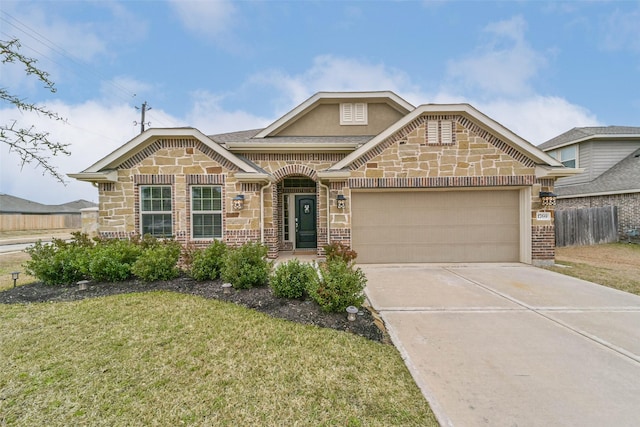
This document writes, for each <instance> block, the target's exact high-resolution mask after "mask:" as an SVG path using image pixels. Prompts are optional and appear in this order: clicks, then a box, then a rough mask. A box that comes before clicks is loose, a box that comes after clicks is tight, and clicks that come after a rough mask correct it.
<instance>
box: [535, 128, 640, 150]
mask: <svg viewBox="0 0 640 427" xmlns="http://www.w3.org/2000/svg"><path fill="white" fill-rule="evenodd" d="M626 138H629V139H640V127H634V126H591V127H575V128H573V129H571V130H568V131H567V132H565V133H563V134H560V135H558V136H556V137H555V138H552V139H550V140H548V141H546V142H544V143H542V144H540V145H538V148H539V149H541V150H543V151H549V150H552V149H556V148H561V147H564V146H567V145H571V144H576V143H579V142H583V141H588V140H590V139H599V140H612V139H617V140H620V139H626Z"/></svg>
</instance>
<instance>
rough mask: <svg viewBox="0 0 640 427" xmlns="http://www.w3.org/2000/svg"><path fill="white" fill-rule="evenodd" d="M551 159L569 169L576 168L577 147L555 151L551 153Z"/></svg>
mask: <svg viewBox="0 0 640 427" xmlns="http://www.w3.org/2000/svg"><path fill="white" fill-rule="evenodd" d="M549 154H550V155H551V157H553V158H554V159H556V160H558V161H559V162H560V163H562V164H563V165H564V166H566V167H568V168H575V167H577V166H578V161H577V160H578V157H577V155H576V154H577V150H576V146H575V145H570V146H569V147H564V148H561V149H559V150H554V151H552V152H550V153H549Z"/></svg>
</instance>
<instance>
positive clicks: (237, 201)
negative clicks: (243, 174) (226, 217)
mask: <svg viewBox="0 0 640 427" xmlns="http://www.w3.org/2000/svg"><path fill="white" fill-rule="evenodd" d="M242 208H244V194H238V195H237V196H236V197H234V198H233V210H236V211H241V210H242Z"/></svg>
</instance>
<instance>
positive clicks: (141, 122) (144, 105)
mask: <svg viewBox="0 0 640 427" xmlns="http://www.w3.org/2000/svg"><path fill="white" fill-rule="evenodd" d="M136 110H141V111H140V112H141V119H140V123H139V124H140V133H142V132H144V125H145V124H146V125H151V122H147V123H145V121H144V116H145V113H146V112H147V111H149V110H151V107H149V106H148V105H147V101H144V102H143V103H142V107H141V108H138V107H136ZM133 125H134V126H137V125H138V122H133Z"/></svg>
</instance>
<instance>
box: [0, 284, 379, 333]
mask: <svg viewBox="0 0 640 427" xmlns="http://www.w3.org/2000/svg"><path fill="white" fill-rule="evenodd" d="M151 291H172V292H181V293H184V294H191V295H197V296H201V297H204V298H215V299H217V300H221V301H227V302H232V303H235V304H239V305H242V306H244V307H247V308H250V309H254V310H257V311H260V312H263V313H266V314H268V315H270V316H272V317H277V318H281V319H287V320H290V321H292V322H298V323H303V324H308V325H316V326H319V327H322V328H332V329H336V330H339V331H345V332H350V333H353V334H357V335H360V336H363V337H365V338H368V339H370V340H373V341H379V342H385V343H388V342H389V341H388V336H387V334H386V332H385V331H384V324H383V322H382V320H381V319H380V317H379V316H378V314H377V313H376V312H375V311H374V310H373V309H372V308H370V307H368V306H366V305H365V307H363V308H361V309H360V311H359V312H358V315H357V316H356V320H355V321H353V322H350V321H348V320H347V315H346V313H326V312H324V311H322V310H321V309H320V306H319V305H318V304H317V303H315V302H314V301H311V300H290V299H284V298H278V297H276V296H274V295H273V293H272V291H271V289H270V288H269V287H268V286H264V287H259V288H252V289H240V290H235V289H233V288H232V289H231V290H230V292H229V293H225V292H223V289H222V282H221V281H205V282H197V281H195V280H193V279H191V278H189V277H186V276H185V277H180V278H177V279H174V280H169V281H157V282H152V283H144V282H141V281H138V280H129V281H124V282H118V283H88V284H87V289H86V290H80V289H79V287H78V286H77V285H74V286H46V285H44V284H43V283H41V282H36V283H32V284H29V285H23V286H18V287H16V288H11V289H8V290H6V291H4V292H0V303H2V304H25V303H37V302H61V301H78V300H82V299H85V298H96V297H103V296H109V295H117V294H125V293H132V292H151Z"/></svg>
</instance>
